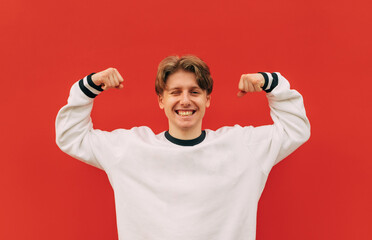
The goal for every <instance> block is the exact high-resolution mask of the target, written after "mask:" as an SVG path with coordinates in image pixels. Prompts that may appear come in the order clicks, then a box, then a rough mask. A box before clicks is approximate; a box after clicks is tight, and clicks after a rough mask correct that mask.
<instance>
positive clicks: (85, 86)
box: [79, 73, 103, 98]
mask: <svg viewBox="0 0 372 240" xmlns="http://www.w3.org/2000/svg"><path fill="white" fill-rule="evenodd" d="M93 74H94V73H91V74H89V75H88V76H86V77H85V78H83V79H81V80H79V87H80V89H81V91H82V92H83V93H84V94H85V95H87V96H88V97H90V98H95V97H96V96H97V95H98V94H100V93H101V92H102V91H103V89H102V88H101V86H97V85H96V84H94V82H93V81H92V75H93Z"/></svg>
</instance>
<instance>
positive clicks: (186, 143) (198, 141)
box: [164, 130, 206, 146]
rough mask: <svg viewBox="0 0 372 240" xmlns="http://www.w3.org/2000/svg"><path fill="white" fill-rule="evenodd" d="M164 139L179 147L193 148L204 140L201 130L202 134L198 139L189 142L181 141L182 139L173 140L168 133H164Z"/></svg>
mask: <svg viewBox="0 0 372 240" xmlns="http://www.w3.org/2000/svg"><path fill="white" fill-rule="evenodd" d="M164 135H165V137H166V138H167V139H168V140H169V141H170V142H172V143H174V144H177V145H180V146H194V145H196V144H199V143H201V142H203V140H204V139H205V135H206V134H205V131H204V130H203V131H202V133H201V134H200V136H199V137H197V138H194V139H190V140H183V139H178V138H175V137H172V136H171V135H170V134H169V132H168V131H166V132H165V133H164Z"/></svg>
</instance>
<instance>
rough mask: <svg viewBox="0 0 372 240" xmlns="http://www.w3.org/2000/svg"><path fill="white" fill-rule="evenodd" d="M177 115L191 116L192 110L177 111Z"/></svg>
mask: <svg viewBox="0 0 372 240" xmlns="http://www.w3.org/2000/svg"><path fill="white" fill-rule="evenodd" d="M178 115H181V116H191V115H192V111H178Z"/></svg>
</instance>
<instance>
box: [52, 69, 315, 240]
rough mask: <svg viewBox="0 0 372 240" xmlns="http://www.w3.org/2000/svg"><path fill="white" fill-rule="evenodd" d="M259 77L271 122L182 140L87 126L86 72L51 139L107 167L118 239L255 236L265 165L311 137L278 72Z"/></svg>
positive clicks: (141, 130)
mask: <svg viewBox="0 0 372 240" xmlns="http://www.w3.org/2000/svg"><path fill="white" fill-rule="evenodd" d="M265 74H266V73H265ZM265 74H264V75H265ZM265 78H266V82H267V84H265V88H264V89H266V90H267V92H268V93H266V95H267V98H268V101H269V105H270V110H271V117H272V119H273V121H274V124H273V125H267V126H261V127H252V126H246V127H241V126H239V125H235V126H233V127H222V128H220V129H218V130H216V131H212V130H208V129H207V130H205V139H204V140H203V139H201V138H199V140H202V141H201V142H200V143H198V144H196V145H194V146H180V145H177V144H175V143H173V142H172V141H169V140H168V138H166V134H165V132H162V133H159V134H154V133H153V131H152V130H151V129H150V128H148V127H134V128H132V129H130V130H125V129H118V130H115V131H112V132H106V131H101V130H97V129H93V124H92V121H91V118H90V113H91V110H92V107H93V98H94V96H96V95H97V94H98V93H99V91H97V90H96V89H93V88H92V87H91V85H89V83H88V81H87V80H90V83H91V79H88V78H87V77H85V78H84V79H82V80H80V81H79V82H80V86H79V82H77V83H75V84H74V85H73V86H72V88H71V92H70V96H69V98H68V104H67V105H66V106H64V107H63V108H62V109H61V110H60V111H59V113H58V116H57V120H56V142H57V144H58V146H59V147H60V149H61V150H62V151H64V152H66V153H67V154H69V155H71V156H73V157H75V158H77V159H79V160H81V161H84V162H86V163H88V164H91V165H93V166H96V167H98V168H101V169H102V170H104V171H105V172H106V173H107V176H108V178H109V180H110V183H111V186H112V188H113V190H114V195H115V204H116V215H117V229H118V235H119V239H120V240H145V239H146V240H254V239H255V235H256V214H257V204H258V201H259V198H260V196H261V193H262V190H263V189H264V186H265V183H266V180H267V177H268V174H269V172H270V170H271V168H272V167H273V166H274V165H275V164H276V163H277V162H279V161H280V160H282V159H283V158H285V157H286V156H288V155H289V154H290V153H291V152H293V151H294V150H295V149H296V148H298V147H299V146H300V145H301V144H302V143H304V142H305V141H306V140H307V139H308V138H309V136H310V125H309V121H308V119H307V117H306V113H305V109H304V106H303V100H302V96H301V95H300V94H299V93H298V92H297V91H295V90H290V86H289V83H288V81H287V80H286V79H285V78H284V77H283V76H282V75H281V74H280V73H273V74H269V73H267V74H266V76H265ZM275 78H276V79H275ZM275 81H276V83H277V86H275V85H276V83H275V84H274V82H275ZM97 89H98V88H97ZM83 91H84V92H85V93H84V92H83ZM87 91H88V94H87ZM89 92H90V93H91V94H89ZM87 95H89V96H87Z"/></svg>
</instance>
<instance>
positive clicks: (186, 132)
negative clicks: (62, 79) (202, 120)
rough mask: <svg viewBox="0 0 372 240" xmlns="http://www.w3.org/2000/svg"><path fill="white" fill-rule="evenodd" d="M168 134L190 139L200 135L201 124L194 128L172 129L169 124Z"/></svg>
mask: <svg viewBox="0 0 372 240" xmlns="http://www.w3.org/2000/svg"><path fill="white" fill-rule="evenodd" d="M168 132H169V134H170V135H171V136H172V137H174V138H178V139H181V140H191V139H195V138H197V137H199V136H200V134H201V133H202V130H201V126H200V127H198V128H195V129H174V128H172V127H171V126H169V131H168Z"/></svg>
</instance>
